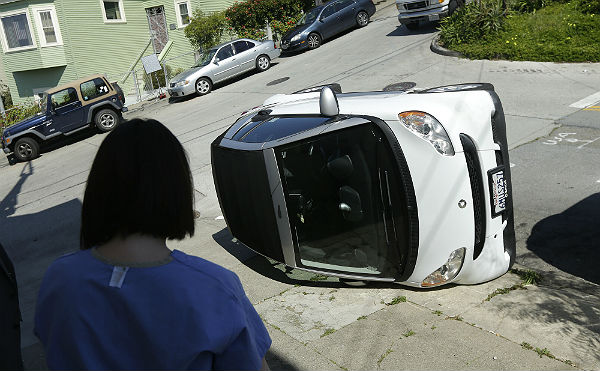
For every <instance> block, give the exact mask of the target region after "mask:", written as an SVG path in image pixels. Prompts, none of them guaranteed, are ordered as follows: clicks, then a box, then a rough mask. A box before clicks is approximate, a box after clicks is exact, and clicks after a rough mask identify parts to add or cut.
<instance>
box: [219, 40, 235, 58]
mask: <svg viewBox="0 0 600 371" xmlns="http://www.w3.org/2000/svg"><path fill="white" fill-rule="evenodd" d="M231 57H233V47H232V46H231V44H227V45H225V46H224V47H222V48H221V49H219V51H218V52H217V58H219V60H220V61H223V60H225V59H227V58H231Z"/></svg>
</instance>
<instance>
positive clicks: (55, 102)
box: [48, 88, 87, 133]
mask: <svg viewBox="0 0 600 371" xmlns="http://www.w3.org/2000/svg"><path fill="white" fill-rule="evenodd" d="M50 104H51V108H50V110H51V112H52V124H51V127H50V128H48V130H52V129H54V130H52V131H53V132H54V131H60V132H63V133H68V132H70V131H72V130H75V129H77V128H79V127H82V126H84V125H85V124H86V123H87V122H86V120H84V118H83V113H84V112H83V111H84V110H83V107H82V104H81V100H80V99H79V97H78V95H77V91H76V90H75V89H74V88H67V89H63V90H60V91H57V92H55V93H53V94H51V95H50Z"/></svg>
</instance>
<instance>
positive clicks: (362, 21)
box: [356, 11, 369, 27]
mask: <svg viewBox="0 0 600 371" xmlns="http://www.w3.org/2000/svg"><path fill="white" fill-rule="evenodd" d="M368 24H369V15H368V14H367V12H365V11H360V12H358V14H357V15H356V25H357V26H358V27H365V26H366V25H368Z"/></svg>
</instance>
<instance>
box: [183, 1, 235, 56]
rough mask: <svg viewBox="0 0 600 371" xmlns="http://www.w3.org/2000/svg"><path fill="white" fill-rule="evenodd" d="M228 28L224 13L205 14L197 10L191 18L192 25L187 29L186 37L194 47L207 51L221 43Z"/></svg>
mask: <svg viewBox="0 0 600 371" xmlns="http://www.w3.org/2000/svg"><path fill="white" fill-rule="evenodd" d="M226 26H227V22H226V20H225V15H224V13H223V12H215V13H212V14H204V13H203V12H202V11H201V10H199V9H196V10H195V11H194V15H193V16H192V18H190V24H188V25H187V27H186V28H185V37H187V38H188V40H190V43H191V44H192V46H193V47H195V48H198V49H202V50H207V49H210V48H212V47H213V46H215V45H217V44H219V43H220V42H221V39H222V37H223V32H224V31H225V27H226Z"/></svg>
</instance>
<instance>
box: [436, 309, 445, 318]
mask: <svg viewBox="0 0 600 371" xmlns="http://www.w3.org/2000/svg"><path fill="white" fill-rule="evenodd" d="M433 314H437V315H438V317H439V316H441V315H442V314H444V313H442V311H441V310H434V311H433Z"/></svg>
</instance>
